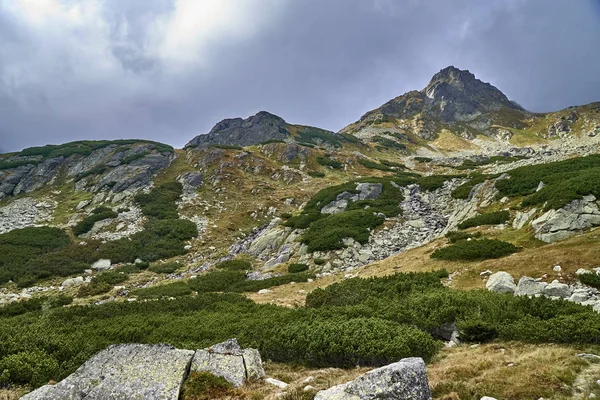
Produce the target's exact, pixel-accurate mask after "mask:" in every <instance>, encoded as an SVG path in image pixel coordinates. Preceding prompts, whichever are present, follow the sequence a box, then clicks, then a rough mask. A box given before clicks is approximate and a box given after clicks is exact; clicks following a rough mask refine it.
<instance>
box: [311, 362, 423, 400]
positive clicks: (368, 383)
mask: <svg viewBox="0 0 600 400" xmlns="http://www.w3.org/2000/svg"><path fill="white" fill-rule="evenodd" d="M375 399H377V400H388V399H389V400H392V399H393V400H431V391H430V389H429V382H428V380H427V370H426V367H425V362H424V361H423V359H421V358H417V357H412V358H404V359H402V360H400V361H398V362H397V363H394V364H390V365H387V366H385V367H381V368H377V369H374V370H372V371H369V372H367V373H366V374H364V375H363V376H360V377H358V378H356V379H355V380H353V381H351V382H348V383H344V384H342V385H338V386H334V387H332V388H330V389H327V390H323V391H320V392H319V393H317V396H316V397H315V400H375Z"/></svg>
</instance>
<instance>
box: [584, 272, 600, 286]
mask: <svg viewBox="0 0 600 400" xmlns="http://www.w3.org/2000/svg"><path fill="white" fill-rule="evenodd" d="M579 281H580V282H581V283H583V284H584V285H588V286H591V287H593V288H596V289H600V275H598V274H595V273H593V272H590V273H587V274H581V275H579Z"/></svg>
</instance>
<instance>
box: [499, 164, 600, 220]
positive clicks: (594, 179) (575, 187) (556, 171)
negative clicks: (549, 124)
mask: <svg viewBox="0 0 600 400" xmlns="http://www.w3.org/2000/svg"><path fill="white" fill-rule="evenodd" d="M508 174H509V175H510V179H501V180H499V181H498V182H496V188H497V189H498V190H499V191H500V194H501V195H502V196H507V197H511V198H513V197H520V196H526V198H525V199H524V200H523V202H522V205H523V206H525V207H527V206H534V205H538V204H539V205H541V204H546V206H545V209H546V210H549V209H557V208H561V207H563V206H565V205H567V204H568V203H570V202H571V201H573V200H576V199H580V198H581V197H582V196H585V195H588V194H593V195H594V196H596V197H600V155H598V154H594V155H590V156H586V157H578V158H572V159H569V160H564V161H558V162H553V163H547V164H538V165H530V166H525V167H519V168H516V169H513V170H511V171H508ZM540 182H543V183H544V185H545V186H544V188H542V189H541V190H540V191H538V192H536V189H537V187H538V185H539V183H540Z"/></svg>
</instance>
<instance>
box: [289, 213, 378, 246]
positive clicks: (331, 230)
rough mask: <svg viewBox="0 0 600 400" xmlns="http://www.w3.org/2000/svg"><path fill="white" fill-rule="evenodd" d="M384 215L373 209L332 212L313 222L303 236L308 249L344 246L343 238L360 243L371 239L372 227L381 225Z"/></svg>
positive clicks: (303, 241)
mask: <svg viewBox="0 0 600 400" xmlns="http://www.w3.org/2000/svg"><path fill="white" fill-rule="evenodd" d="M383 221H384V218H383V217H380V216H378V215H375V214H374V213H373V211H371V210H352V211H346V212H343V213H338V214H331V215H329V216H327V217H325V218H321V219H319V220H317V221H315V222H313V223H312V224H311V225H310V227H309V228H308V230H307V231H306V232H305V233H304V234H303V235H302V236H301V239H300V240H301V241H302V243H305V244H306V245H308V251H310V252H313V251H326V250H335V249H341V248H343V247H344V243H343V242H342V239H344V238H353V239H354V240H356V241H357V242H359V243H363V244H364V243H366V242H368V241H369V233H370V229H373V228H375V227H377V226H379V225H381V224H382V223H383Z"/></svg>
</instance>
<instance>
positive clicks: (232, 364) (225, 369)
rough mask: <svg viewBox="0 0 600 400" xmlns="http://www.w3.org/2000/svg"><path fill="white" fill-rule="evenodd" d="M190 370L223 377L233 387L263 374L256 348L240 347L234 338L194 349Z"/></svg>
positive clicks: (258, 377)
mask: <svg viewBox="0 0 600 400" xmlns="http://www.w3.org/2000/svg"><path fill="white" fill-rule="evenodd" d="M191 371H192V372H210V373H211V374H213V375H216V376H220V377H223V378H225V379H226V380H227V381H229V382H231V384H232V385H233V386H235V387H240V386H242V385H243V384H244V382H246V381H253V380H257V379H261V378H264V376H265V371H264V369H263V367H262V361H261V358H260V354H259V353H258V350H255V349H242V348H241V347H240V345H239V344H238V342H237V340H236V339H229V340H227V341H226V342H223V343H219V344H216V345H214V346H212V347H209V348H207V349H203V350H198V351H196V354H195V355H194V358H193V360H192V365H191Z"/></svg>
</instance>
